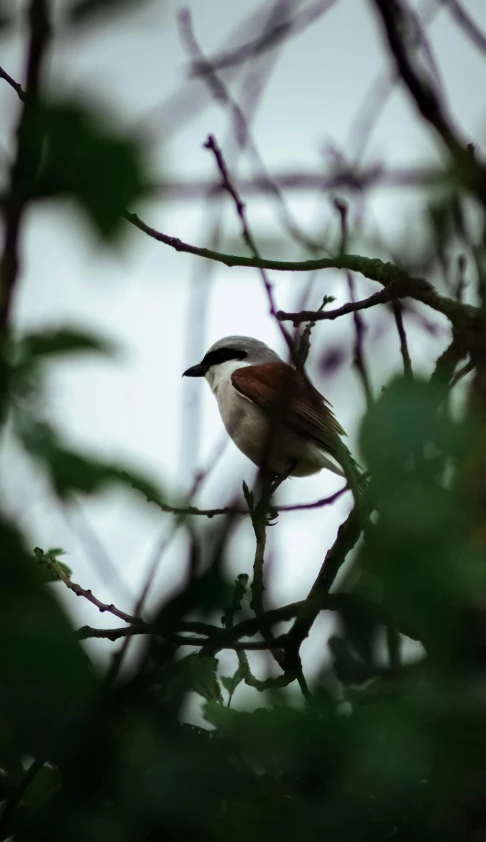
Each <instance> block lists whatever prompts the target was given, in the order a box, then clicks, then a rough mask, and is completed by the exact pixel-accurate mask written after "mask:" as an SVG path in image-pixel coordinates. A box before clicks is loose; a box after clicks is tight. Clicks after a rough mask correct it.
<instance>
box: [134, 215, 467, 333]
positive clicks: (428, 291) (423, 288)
mask: <svg viewBox="0 0 486 842" xmlns="http://www.w3.org/2000/svg"><path fill="white" fill-rule="evenodd" d="M124 218H125V219H126V220H127V221H128V222H130V223H131V224H132V225H135V227H136V228H138V229H139V230H140V231H143V233H144V234H147V235H148V236H149V237H152V238H153V239H154V240H158V241H159V242H160V243H164V244H165V245H167V246H170V247H171V248H173V249H175V250H176V251H181V252H185V253H187V254H194V255H197V256H198V257H205V258H207V259H208V260H214V261H216V262H217V263H223V264H224V265H225V266H229V267H232V266H246V267H251V268H264V269H273V270H275V271H280V272H313V271H315V270H316V269H350V270H351V271H353V272H359V273H360V274H361V275H364V276H365V278H369V279H370V281H377V283H380V284H382V285H383V286H384V287H385V288H386V289H389V288H390V287H391V293H392V297H394V298H405V297H407V296H410V297H411V298H416V299H417V301H421V302H422V303H423V304H427V306H429V307H431V308H432V309H433V310H437V311H438V312H439V313H443V315H444V316H447V318H448V319H449V320H450V321H451V322H452V323H453V324H454V325H456V326H457V327H458V328H465V327H470V328H473V329H479V330H480V329H481V311H480V309H479V308H478V307H473V306H472V305H470V304H462V303H460V302H458V301H455V300H454V299H452V298H447V297H445V296H443V295H440V294H439V293H438V292H437V291H436V289H435V288H434V287H433V286H432V284H430V283H429V282H428V281H426V280H425V279H424V278H416V277H413V276H412V275H408V274H407V273H406V272H404V271H403V270H402V269H400V268H399V267H398V266H395V265H394V264H393V263H384V262H383V261H382V260H379V259H378V258H371V257H363V256H361V255H358V254H340V255H337V256H336V257H320V258H316V259H311V260H269V259H264V258H255V257H243V256H241V255H236V254H225V253H223V252H218V251H213V250H211V249H206V248H198V247H197V246H193V245H190V244H189V243H185V242H183V240H180V239H179V238H178V237H169V236H168V235H167V234H163V233H162V232H161V231H157V230H156V229H155V228H151V227H150V226H149V225H147V224H146V223H145V222H142V220H141V219H139V217H138V216H137V215H136V214H134V213H129V212H128V211H125V213H124ZM373 303H374V302H373ZM345 306H346V305H345ZM347 306H349V305H347ZM370 306H371V305H370ZM348 312H353V311H352V310H349V311H348ZM275 315H277V314H275ZM296 315H298V314H296ZM310 318H311V319H314V318H316V313H315V312H312V313H311V314H310ZM321 318H326V316H325V315H324V314H322V316H321ZM304 321H305V319H304Z"/></svg>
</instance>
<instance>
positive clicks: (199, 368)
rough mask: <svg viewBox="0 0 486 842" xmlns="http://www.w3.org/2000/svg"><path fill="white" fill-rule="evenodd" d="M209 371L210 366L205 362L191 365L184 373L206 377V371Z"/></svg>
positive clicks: (186, 375)
mask: <svg viewBox="0 0 486 842" xmlns="http://www.w3.org/2000/svg"><path fill="white" fill-rule="evenodd" d="M207 371H209V366H208V365H206V364H205V363H198V364H197V365H193V366H191V368H188V369H187V371H185V372H184V374H183V375H182V376H183V377H204V375H205V374H206V372H207Z"/></svg>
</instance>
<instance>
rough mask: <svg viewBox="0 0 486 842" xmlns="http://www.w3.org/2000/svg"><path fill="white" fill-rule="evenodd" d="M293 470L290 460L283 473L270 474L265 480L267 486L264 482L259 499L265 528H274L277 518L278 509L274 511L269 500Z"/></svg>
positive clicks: (293, 463) (293, 465) (292, 463)
mask: <svg viewBox="0 0 486 842" xmlns="http://www.w3.org/2000/svg"><path fill="white" fill-rule="evenodd" d="M294 468H295V462H291V461H290V460H288V463H287V466H286V471H285V473H283V474H272V475H271V476H270V477H269V478H268V480H267V482H268V484H267V483H266V482H265V481H264V484H263V489H262V494H261V497H260V503H261V504H263V505H264V506H265V510H266V511H265V519H266V523H267V526H274V525H275V521H276V519H277V517H278V509H276V508H275V506H272V504H271V503H270V500H271V499H272V497H273V495H274V494H275V492H276V491H277V489H278V488H280V486H281V485H282V483H283V482H285V480H286V479H288V477H289V476H290V474H291V473H292V471H293V470H294ZM272 521H273V523H272Z"/></svg>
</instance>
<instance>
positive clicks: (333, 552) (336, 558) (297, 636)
mask: <svg viewBox="0 0 486 842" xmlns="http://www.w3.org/2000/svg"><path fill="white" fill-rule="evenodd" d="M362 531H363V520H362V517H361V516H360V513H359V512H358V511H357V509H356V508H354V509H353V510H352V511H351V513H350V514H349V515H348V518H347V519H346V520H345V521H344V523H342V524H341V526H340V527H339V531H338V534H337V538H336V540H335V542H334V544H333V546H332V547H331V549H330V550H329V551H328V552H327V554H326V558H325V559H324V562H323V564H322V567H321V569H320V571H319V574H318V576H317V579H316V580H315V582H314V584H313V585H312V588H311V590H310V591H309V594H308V596H307V598H306V599H305V600H304V601H303V603H302V605H301V607H300V609H299V613H298V614H297V617H296V619H295V622H294V624H293V626H292V628H291V629H290V631H289V633H288V636H287V642H286V651H287V652H290V653H297V652H298V651H299V649H300V646H301V644H302V642H303V641H304V640H305V638H306V637H307V636H308V634H309V632H310V630H311V627H312V625H313V623H314V621H315V619H316V617H317V615H318V614H319V612H320V610H321V608H320V606H321V605H322V602H323V597H324V596H325V595H327V594H328V593H329V589H330V588H331V585H332V583H333V582H334V579H335V578H336V576H337V573H338V571H339V569H340V568H341V566H342V564H343V563H344V561H345V560H346V556H347V554H348V553H349V552H350V551H351V550H352V549H353V547H354V546H355V544H356V542H357V541H358V539H359V537H360V535H361V532H362Z"/></svg>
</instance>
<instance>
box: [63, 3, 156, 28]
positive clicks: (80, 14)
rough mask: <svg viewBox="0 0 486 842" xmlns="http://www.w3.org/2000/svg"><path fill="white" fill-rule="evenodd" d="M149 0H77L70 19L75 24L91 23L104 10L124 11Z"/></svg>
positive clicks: (137, 6)
mask: <svg viewBox="0 0 486 842" xmlns="http://www.w3.org/2000/svg"><path fill="white" fill-rule="evenodd" d="M143 2H147V0H76V2H74V3H73V5H72V6H71V8H70V10H69V18H68V19H69V21H70V22H71V23H73V24H85V23H91V22H92V19H93V18H95V17H96V16H98V15H100V14H103V13H104V12H107V13H110V12H115V13H117V12H122V11H124V10H125V9H130V7H131V6H133V7H136V8H137V9H138V8H140V5H141V4H142V3H143Z"/></svg>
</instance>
